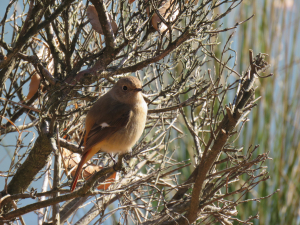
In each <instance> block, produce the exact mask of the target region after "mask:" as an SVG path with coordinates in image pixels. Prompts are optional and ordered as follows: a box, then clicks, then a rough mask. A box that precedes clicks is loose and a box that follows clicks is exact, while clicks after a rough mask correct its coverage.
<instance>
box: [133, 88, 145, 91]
mask: <svg viewBox="0 0 300 225" xmlns="http://www.w3.org/2000/svg"><path fill="white" fill-rule="evenodd" d="M134 90H135V91H142V90H143V88H136V89H134Z"/></svg>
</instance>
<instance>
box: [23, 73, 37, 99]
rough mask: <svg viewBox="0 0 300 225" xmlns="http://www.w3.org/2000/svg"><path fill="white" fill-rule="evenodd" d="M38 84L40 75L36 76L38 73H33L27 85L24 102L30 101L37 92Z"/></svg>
mask: <svg viewBox="0 0 300 225" xmlns="http://www.w3.org/2000/svg"><path fill="white" fill-rule="evenodd" d="M40 82H41V77H40V75H38V73H34V74H33V75H32V77H31V81H30V84H29V92H28V95H27V97H26V101H27V100H29V99H31V98H32V96H34V94H35V93H36V92H37V91H38V90H39V86H40Z"/></svg>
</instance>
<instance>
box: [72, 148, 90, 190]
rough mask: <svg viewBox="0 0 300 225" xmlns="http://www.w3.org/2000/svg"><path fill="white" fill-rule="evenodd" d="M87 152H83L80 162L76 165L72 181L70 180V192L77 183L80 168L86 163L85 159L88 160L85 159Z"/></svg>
mask: <svg viewBox="0 0 300 225" xmlns="http://www.w3.org/2000/svg"><path fill="white" fill-rule="evenodd" d="M88 155H89V154H87V153H86V154H84V155H83V156H82V158H81V160H80V163H79V164H78V166H77V170H76V173H75V176H74V179H73V182H72V185H71V192H72V191H74V189H75V187H76V184H77V181H78V178H79V175H80V173H81V169H82V167H83V165H84V164H85V163H86V161H87V160H88V159H87V156H88Z"/></svg>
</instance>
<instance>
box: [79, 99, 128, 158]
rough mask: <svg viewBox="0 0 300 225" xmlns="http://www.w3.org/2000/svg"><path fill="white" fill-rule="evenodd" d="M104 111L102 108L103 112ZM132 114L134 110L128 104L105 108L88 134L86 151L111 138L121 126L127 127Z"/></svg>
mask: <svg viewBox="0 0 300 225" xmlns="http://www.w3.org/2000/svg"><path fill="white" fill-rule="evenodd" d="M103 111H104V110H101V112H103ZM131 114H132V110H131V108H130V107H129V106H128V105H126V104H121V105H120V104H118V105H117V107H109V108H108V110H105V112H103V113H102V115H101V116H99V117H98V120H97V121H96V122H95V123H94V125H93V126H92V128H91V130H90V131H89V133H88V134H86V135H87V139H86V146H85V151H84V152H86V151H88V150H89V149H90V148H91V147H93V146H94V145H95V144H97V143H99V142H101V141H102V140H104V139H106V138H109V137H110V136H111V135H113V134H114V133H115V132H117V131H118V130H120V129H121V128H123V127H126V125H127V124H128V122H129V118H130V115H131Z"/></svg>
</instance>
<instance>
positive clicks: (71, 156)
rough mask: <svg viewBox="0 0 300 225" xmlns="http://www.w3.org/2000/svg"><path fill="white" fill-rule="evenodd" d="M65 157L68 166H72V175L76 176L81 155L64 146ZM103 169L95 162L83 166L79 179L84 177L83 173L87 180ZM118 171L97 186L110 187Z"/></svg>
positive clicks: (101, 187)
mask: <svg viewBox="0 0 300 225" xmlns="http://www.w3.org/2000/svg"><path fill="white" fill-rule="evenodd" d="M62 154H63V159H64V161H65V163H66V165H67V167H68V168H72V169H71V170H72V171H71V175H72V176H75V172H76V169H77V165H78V164H79V162H80V159H81V156H80V155H79V154H77V153H73V152H71V151H69V150H67V149H65V148H63V153H62ZM101 169H102V167H101V166H98V165H95V164H89V165H86V164H85V165H84V166H83V173H82V172H81V173H80V175H79V179H82V174H83V177H84V179H85V180H88V179H89V178H90V177H91V176H92V175H93V174H94V173H96V172H98V171H100V170H101ZM116 175H117V173H116V172H115V173H114V174H113V175H111V176H110V177H108V178H107V179H106V180H105V183H104V184H101V185H99V186H98V187H97V189H104V190H107V189H108V187H109V186H110V185H111V184H112V183H113V182H115V179H116Z"/></svg>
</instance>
